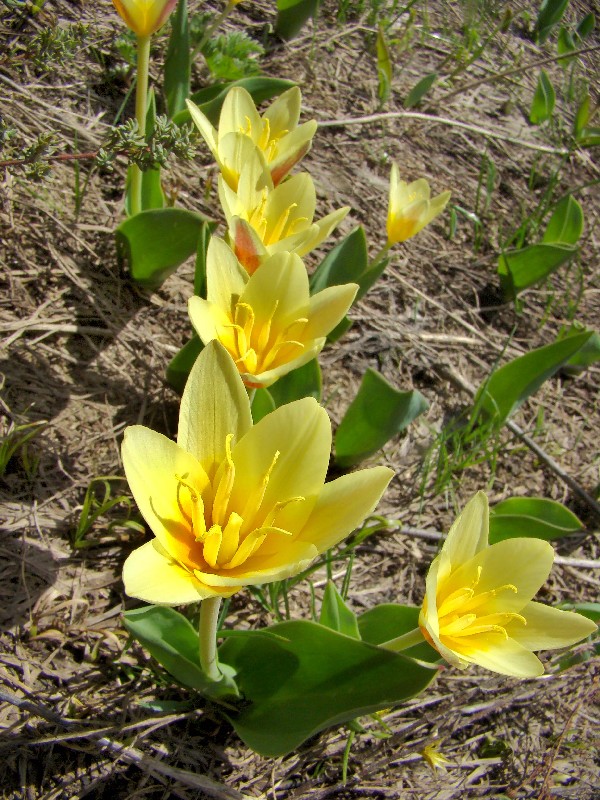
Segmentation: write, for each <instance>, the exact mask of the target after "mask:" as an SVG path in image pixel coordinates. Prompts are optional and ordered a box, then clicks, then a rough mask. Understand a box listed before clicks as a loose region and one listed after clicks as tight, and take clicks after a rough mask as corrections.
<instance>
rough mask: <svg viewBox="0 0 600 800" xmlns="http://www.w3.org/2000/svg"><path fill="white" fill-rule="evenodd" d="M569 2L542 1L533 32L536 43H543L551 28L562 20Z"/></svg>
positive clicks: (556, 0)
mask: <svg viewBox="0 0 600 800" xmlns="http://www.w3.org/2000/svg"><path fill="white" fill-rule="evenodd" d="M568 5H569V0H543V2H542V4H541V6H540V10H539V12H538V18H537V20H536V23H535V28H534V30H533V34H534V39H535V41H537V42H540V43H541V42H545V41H546V39H547V38H548V36H549V35H550V33H551V31H552V28H554V26H555V25H558V23H559V22H560V21H561V19H562V18H563V14H564V13H565V10H566V8H567V6H568Z"/></svg>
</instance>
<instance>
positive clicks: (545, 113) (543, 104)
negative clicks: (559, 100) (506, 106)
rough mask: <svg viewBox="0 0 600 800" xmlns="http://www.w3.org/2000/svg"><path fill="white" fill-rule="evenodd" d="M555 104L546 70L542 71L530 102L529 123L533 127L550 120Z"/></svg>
mask: <svg viewBox="0 0 600 800" xmlns="http://www.w3.org/2000/svg"><path fill="white" fill-rule="evenodd" d="M555 102H556V94H555V92H554V86H552V82H551V81H550V78H549V77H548V73H547V72H546V70H543V69H542V70H540V76H539V78H538V84H537V88H536V90H535V94H534V95H533V100H532V102H531V109H530V111H529V121H530V122H531V123H532V124H533V125H540V124H541V123H542V122H545V121H546V120H548V119H550V117H551V116H552V112H553V111H554V104H555Z"/></svg>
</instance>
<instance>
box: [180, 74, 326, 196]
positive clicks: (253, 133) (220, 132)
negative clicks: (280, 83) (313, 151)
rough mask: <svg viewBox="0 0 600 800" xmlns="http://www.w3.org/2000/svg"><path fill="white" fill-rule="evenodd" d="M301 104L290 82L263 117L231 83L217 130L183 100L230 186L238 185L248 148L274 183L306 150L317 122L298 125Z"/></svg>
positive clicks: (246, 94) (199, 111)
mask: <svg viewBox="0 0 600 800" xmlns="http://www.w3.org/2000/svg"><path fill="white" fill-rule="evenodd" d="M301 104H302V95H301V94H300V89H298V87H297V86H294V87H293V88H292V89H288V90H287V91H286V92H284V93H283V94H281V95H280V96H279V97H277V98H276V99H275V100H274V102H273V103H271V105H270V106H269V107H268V108H267V110H266V111H265V113H264V114H263V115H262V116H261V115H260V114H259V113H258V111H257V110H256V106H255V105H254V100H253V99H252V97H251V96H250V94H249V93H248V92H247V91H246V90H245V89H243V88H242V87H241V86H234V87H233V88H232V89H230V90H229V92H228V93H227V97H226V98H225V102H224V103H223V107H222V109H221V116H220V118H219V127H218V129H216V128H214V127H213V125H212V124H211V122H210V120H209V119H208V117H206V116H205V114H203V113H202V111H201V110H200V109H199V108H198V106H196V105H194V103H192V102H191V101H189V100H188V101H187V105H188V109H189V111H190V114H191V116H192V120H193V121H194V123H195V124H196V126H197V128H198V130H199V131H200V133H201V134H202V136H203V137H204V140H205V141H206V144H207V145H208V146H209V148H210V150H211V152H212V154H213V156H214V158H215V159H216V161H217V164H218V165H219V169H220V170H221V174H222V175H223V178H224V179H225V181H226V182H227V183H228V185H229V186H230V187H231V188H232V189H233V190H235V189H237V187H238V181H239V177H240V172H241V169H242V167H243V165H244V163H245V160H246V158H247V157H248V153H249V152H250V151H251V150H254V149H257V150H258V152H259V154H260V158H261V159H262V160H263V161H264V164H265V167H266V169H268V171H269V173H270V175H271V180H272V181H273V185H274V186H277V184H278V183H279V182H280V181H281V180H282V179H283V178H285V176H286V175H287V174H288V172H289V171H290V170H291V169H292V167H293V166H294V164H297V163H298V161H300V159H301V158H302V157H303V156H304V155H306V153H308V151H309V150H310V146H311V143H312V138H313V136H314V135H315V131H316V130H317V123H316V122H315V120H310V122H305V123H304V124H303V125H298V120H299V118H300V106H301Z"/></svg>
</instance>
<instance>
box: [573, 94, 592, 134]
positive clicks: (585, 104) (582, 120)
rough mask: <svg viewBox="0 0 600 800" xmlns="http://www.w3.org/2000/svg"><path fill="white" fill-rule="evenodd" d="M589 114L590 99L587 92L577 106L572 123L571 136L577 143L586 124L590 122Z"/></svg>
mask: <svg viewBox="0 0 600 800" xmlns="http://www.w3.org/2000/svg"><path fill="white" fill-rule="evenodd" d="M590 112H591V98H590V93H589V92H588V93H587V94H586V96H585V97H584V98H583V100H582V101H581V103H580V104H579V106H578V108H577V112H576V114H575V119H574V121H573V136H574V137H575V138H576V139H577V141H579V137H580V136H581V132H582V131H583V130H584V129H585V127H586V126H587V124H588V122H589V121H590Z"/></svg>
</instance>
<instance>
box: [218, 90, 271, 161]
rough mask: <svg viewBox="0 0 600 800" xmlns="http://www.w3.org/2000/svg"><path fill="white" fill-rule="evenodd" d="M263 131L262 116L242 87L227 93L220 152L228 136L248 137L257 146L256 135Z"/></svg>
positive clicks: (220, 123) (220, 121)
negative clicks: (239, 135) (234, 134)
mask: <svg viewBox="0 0 600 800" xmlns="http://www.w3.org/2000/svg"><path fill="white" fill-rule="evenodd" d="M261 130H262V122H261V119H260V114H259V113H258V111H257V110H256V106H255V105H254V100H253V99H252V97H251V96H250V94H249V93H248V92H247V91H246V89H244V88H243V87H242V86H234V87H233V88H232V89H230V90H229V91H228V92H227V95H226V97H225V101H224V102H223V107H222V108H221V116H220V117H219V150H221V148H222V146H223V142H224V139H225V137H226V136H227V135H228V134H231V133H236V134H238V133H239V134H241V135H242V136H244V135H245V136H246V137H247V138H248V139H249V140H250V141H251V142H252V141H253V140H254V144H256V138H255V137H256V135H257V134H258V133H260V131H261Z"/></svg>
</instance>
